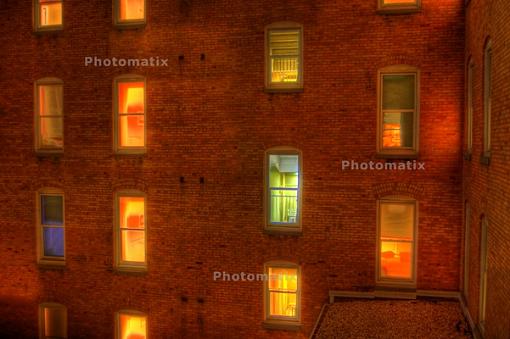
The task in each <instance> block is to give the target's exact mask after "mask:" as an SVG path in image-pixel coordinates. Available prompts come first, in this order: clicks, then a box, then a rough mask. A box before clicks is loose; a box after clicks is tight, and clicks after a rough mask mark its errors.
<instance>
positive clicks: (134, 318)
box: [117, 311, 147, 339]
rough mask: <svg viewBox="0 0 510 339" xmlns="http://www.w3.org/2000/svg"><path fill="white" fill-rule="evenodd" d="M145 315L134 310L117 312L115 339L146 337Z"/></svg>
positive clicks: (143, 338)
mask: <svg viewBox="0 0 510 339" xmlns="http://www.w3.org/2000/svg"><path fill="white" fill-rule="evenodd" d="M146 338H147V316H146V315H144V314H142V313H139V312H134V311H125V312H119V313H117V339H146Z"/></svg>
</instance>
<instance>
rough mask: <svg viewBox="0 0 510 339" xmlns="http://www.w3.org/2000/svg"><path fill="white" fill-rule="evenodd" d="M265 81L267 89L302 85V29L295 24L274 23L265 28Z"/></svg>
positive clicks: (290, 87) (292, 87) (294, 87)
mask: <svg viewBox="0 0 510 339" xmlns="http://www.w3.org/2000/svg"><path fill="white" fill-rule="evenodd" d="M266 39H267V45H268V46H267V51H268V55H267V61H266V63H267V65H266V67H267V81H266V87H267V88H269V89H296V88H298V89H299V88H301V87H302V67H303V66H302V57H301V55H302V48H301V44H302V42H301V40H302V29H301V27H300V26H299V25H295V24H275V25H271V26H270V27H269V28H268V29H267V38H266Z"/></svg>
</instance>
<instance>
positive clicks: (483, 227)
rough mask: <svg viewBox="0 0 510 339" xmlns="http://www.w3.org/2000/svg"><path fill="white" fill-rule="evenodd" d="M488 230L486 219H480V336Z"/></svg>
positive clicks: (485, 297) (486, 268)
mask: <svg viewBox="0 0 510 339" xmlns="http://www.w3.org/2000/svg"><path fill="white" fill-rule="evenodd" d="M488 228H489V221H488V220H487V217H486V216H484V217H482V220H481V223H480V295H479V297H480V298H479V303H480V305H479V308H478V312H479V313H478V327H479V330H480V332H481V333H482V334H485V320H486V313H487V277H488V266H489V260H488V259H489V252H488Z"/></svg>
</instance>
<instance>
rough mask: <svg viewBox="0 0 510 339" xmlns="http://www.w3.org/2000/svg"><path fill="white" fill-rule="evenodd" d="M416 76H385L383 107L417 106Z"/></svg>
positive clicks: (403, 107) (412, 107)
mask: <svg viewBox="0 0 510 339" xmlns="http://www.w3.org/2000/svg"><path fill="white" fill-rule="evenodd" d="M415 85H416V84H415V76H414V75H384V76H383V109H385V110H386V109H414V108H415Z"/></svg>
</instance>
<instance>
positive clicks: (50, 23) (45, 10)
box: [35, 0, 62, 30]
mask: <svg viewBox="0 0 510 339" xmlns="http://www.w3.org/2000/svg"><path fill="white" fill-rule="evenodd" d="M35 23H36V29H37V30H48V29H61V28H62V0H36V10H35Z"/></svg>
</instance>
